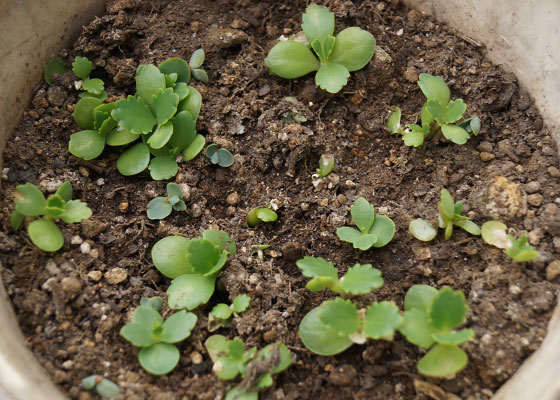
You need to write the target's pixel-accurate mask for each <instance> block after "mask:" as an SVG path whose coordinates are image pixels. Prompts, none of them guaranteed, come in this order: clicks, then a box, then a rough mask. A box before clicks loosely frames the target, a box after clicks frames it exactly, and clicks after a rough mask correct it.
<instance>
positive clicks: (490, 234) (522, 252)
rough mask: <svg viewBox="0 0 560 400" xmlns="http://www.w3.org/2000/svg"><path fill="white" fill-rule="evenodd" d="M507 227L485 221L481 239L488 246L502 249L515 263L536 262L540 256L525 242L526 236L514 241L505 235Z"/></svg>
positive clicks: (499, 223)
mask: <svg viewBox="0 0 560 400" xmlns="http://www.w3.org/2000/svg"><path fill="white" fill-rule="evenodd" d="M506 229H507V226H506V225H504V224H502V223H501V222H498V221H487V222H485V223H484V224H482V229H481V232H482V239H483V240H484V241H485V242H486V243H488V244H489V245H492V246H495V247H498V248H500V249H504V250H505V251H506V255H507V256H508V257H509V258H511V259H512V260H513V261H515V262H527V261H532V260H536V259H537V258H539V257H540V256H541V254H540V253H539V252H538V251H537V250H535V248H534V247H533V246H530V245H529V244H528V243H527V242H528V239H527V235H521V237H520V238H519V239H515V238H514V237H513V236H512V235H508V234H507V233H506Z"/></svg>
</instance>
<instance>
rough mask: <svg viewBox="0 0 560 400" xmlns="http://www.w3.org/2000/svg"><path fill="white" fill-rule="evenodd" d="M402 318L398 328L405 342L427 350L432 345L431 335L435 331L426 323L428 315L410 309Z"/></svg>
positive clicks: (416, 309)
mask: <svg viewBox="0 0 560 400" xmlns="http://www.w3.org/2000/svg"><path fill="white" fill-rule="evenodd" d="M403 317H404V320H403V323H402V324H401V326H400V327H399V332H400V333H402V334H403V335H404V336H405V337H406V340H408V341H409V342H410V343H412V344H414V345H416V346H419V347H423V348H428V347H430V346H431V345H432V344H434V339H433V337H432V335H433V334H434V333H435V331H434V329H433V328H432V326H431V325H430V322H429V321H428V315H427V314H426V313H425V312H424V311H422V310H420V309H418V308H412V309H409V310H408V311H405V312H404V316H403Z"/></svg>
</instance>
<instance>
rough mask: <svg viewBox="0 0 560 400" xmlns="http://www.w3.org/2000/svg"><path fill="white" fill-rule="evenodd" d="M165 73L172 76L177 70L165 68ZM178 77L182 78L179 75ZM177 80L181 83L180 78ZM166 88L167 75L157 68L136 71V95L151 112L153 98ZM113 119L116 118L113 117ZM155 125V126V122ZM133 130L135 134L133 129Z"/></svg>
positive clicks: (148, 66)
mask: <svg viewBox="0 0 560 400" xmlns="http://www.w3.org/2000/svg"><path fill="white" fill-rule="evenodd" d="M172 60H173V59H170V60H166V61H164V62H163V63H162V64H161V65H163V64H164V63H166V62H169V63H172ZM183 62H184V61H183ZM185 64H186V63H185ZM161 65H160V67H161ZM187 68H188V66H187ZM163 72H164V73H168V74H170V73H172V72H175V70H173V71H171V70H166V69H165V68H164V71H163ZM177 75H178V76H180V75H179V74H177ZM177 79H178V80H179V81H181V80H180V79H179V78H177ZM165 87H166V85H165V75H163V73H162V71H160V70H159V69H158V68H157V67H156V66H154V65H151V64H149V65H140V66H139V67H138V69H137V71H136V94H137V95H138V96H139V97H140V98H141V99H142V100H143V101H144V102H145V103H146V105H147V106H148V107H149V110H153V109H154V100H153V96H154V95H155V94H156V93H157V91H158V90H159V89H165ZM129 98H130V96H129ZM119 101H121V100H119ZM117 103H118V102H117ZM113 118H115V117H114V116H113ZM115 119H118V118H115ZM153 125H155V122H154V124H153ZM153 125H152V126H153ZM131 130H132V131H133V132H134V130H133V129H131ZM135 133H140V132H135ZM143 133H145V132H143Z"/></svg>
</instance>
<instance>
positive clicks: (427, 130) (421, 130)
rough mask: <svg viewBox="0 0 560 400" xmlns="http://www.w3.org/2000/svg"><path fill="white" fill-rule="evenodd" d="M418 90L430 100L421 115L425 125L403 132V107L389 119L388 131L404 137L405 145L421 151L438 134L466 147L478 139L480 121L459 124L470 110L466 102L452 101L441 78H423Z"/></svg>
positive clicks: (447, 88)
mask: <svg viewBox="0 0 560 400" xmlns="http://www.w3.org/2000/svg"><path fill="white" fill-rule="evenodd" d="M418 86H420V89H421V90H422V93H424V96H426V102H425V103H424V105H423V106H422V112H421V113H420V122H421V125H418V124H408V128H407V129H403V128H402V126H401V109H400V108H399V107H397V108H395V110H394V111H393V112H392V113H391V114H390V115H389V118H388V119H387V128H389V130H390V131H391V133H398V134H400V135H402V137H403V140H404V144H405V145H407V146H414V147H418V146H420V145H421V144H422V143H424V140H425V139H432V138H433V137H434V136H435V135H436V133H438V132H441V133H442V134H443V136H445V138H446V139H447V140H450V141H451V142H453V143H456V144H465V143H466V141H467V139H468V138H469V137H470V135H471V134H472V135H475V136H476V135H478V133H479V132H480V119H479V118H477V117H474V118H469V119H467V120H464V121H463V122H460V123H457V121H459V119H461V117H462V116H463V114H464V113H465V111H466V110H467V105H466V104H465V103H464V102H463V100H462V99H456V100H453V101H451V100H450V96H451V94H450V91H449V87H448V86H447V84H446V83H445V81H444V80H443V79H442V78H441V77H439V76H433V75H430V74H420V78H419V79H418Z"/></svg>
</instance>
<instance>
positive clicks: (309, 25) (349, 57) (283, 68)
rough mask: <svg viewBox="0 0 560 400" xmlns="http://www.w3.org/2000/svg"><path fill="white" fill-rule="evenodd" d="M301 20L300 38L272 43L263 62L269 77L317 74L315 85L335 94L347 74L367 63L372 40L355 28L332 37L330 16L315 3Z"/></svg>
mask: <svg viewBox="0 0 560 400" xmlns="http://www.w3.org/2000/svg"><path fill="white" fill-rule="evenodd" d="M302 21H303V22H302V24H301V28H302V29H303V32H304V35H296V36H295V37H291V38H290V39H288V40H284V41H281V42H280V43H278V44H276V45H275V46H274V47H273V48H272V49H271V50H270V52H269V53H268V56H267V57H266V59H265V60H264V62H265V64H266V66H267V67H268V68H269V70H270V71H271V72H272V73H273V74H276V75H278V76H280V77H282V78H287V79H294V78H299V77H300V76H303V75H307V74H308V73H310V72H313V71H317V73H316V74H315V83H316V84H317V85H318V86H319V87H320V88H321V89H323V90H326V91H327V92H330V93H338V92H339V91H340V90H341V89H342V88H343V87H344V86H345V85H346V83H347V81H348V78H349V77H350V72H352V71H357V70H359V69H362V68H363V67H365V66H366V64H367V63H368V62H369V61H370V60H371V58H372V57H373V53H374V52H375V38H374V37H373V36H372V34H371V33H369V32H366V31H364V30H363V29H360V28H358V27H355V26H354V27H351V28H346V29H344V30H342V31H341V32H339V33H338V34H337V35H336V37H335V36H333V34H334V14H333V13H332V12H331V11H329V9H328V8H326V7H323V6H319V5H317V4H311V5H309V6H308V7H307V9H306V10H305V13H304V14H303V17H302ZM302 36H304V37H302ZM313 52H315V55H314V54H313ZM317 57H319V59H317Z"/></svg>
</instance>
